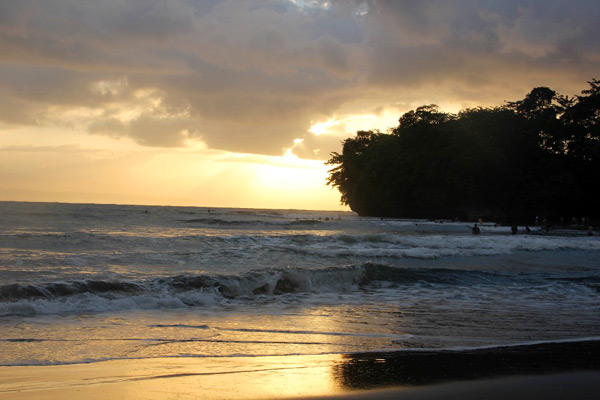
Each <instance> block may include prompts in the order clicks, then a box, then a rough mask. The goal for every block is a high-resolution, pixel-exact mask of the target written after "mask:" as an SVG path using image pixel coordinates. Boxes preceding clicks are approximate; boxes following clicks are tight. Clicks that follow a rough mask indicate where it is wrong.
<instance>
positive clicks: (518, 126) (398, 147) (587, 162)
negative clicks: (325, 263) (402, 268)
mask: <svg viewBox="0 0 600 400" xmlns="http://www.w3.org/2000/svg"><path fill="white" fill-rule="evenodd" d="M588 83H589V86H590V87H589V88H588V89H586V90H583V91H582V92H581V94H580V95H576V96H573V97H568V96H563V95H561V94H558V93H557V92H555V91H554V90H552V89H550V88H547V87H537V88H534V89H533V90H531V91H530V92H529V93H528V94H527V95H526V96H525V98H524V99H522V100H519V101H515V102H506V103H505V104H503V105H501V106H497V107H475V108H468V109H463V110H461V111H460V112H459V113H457V114H451V113H446V112H443V111H441V110H440V109H439V108H438V107H437V106H436V105H434V104H430V105H424V106H421V107H418V108H417V109H415V110H411V111H409V112H407V113H405V114H404V115H402V116H401V117H400V119H399V124H398V126H396V127H394V128H391V129H389V130H388V131H387V132H380V131H377V130H369V131H359V132H357V134H356V136H354V137H350V138H347V139H345V140H344V141H343V142H342V151H341V152H340V153H337V152H335V153H332V154H331V158H330V159H329V161H328V162H327V163H328V164H329V165H331V167H332V168H331V169H330V171H329V176H328V180H327V183H328V184H329V185H332V186H333V187H335V188H337V189H338V190H339V191H340V193H341V202H342V204H345V205H348V206H350V208H351V209H352V210H353V211H355V212H357V213H358V214H360V215H365V216H366V215H370V216H381V217H402V218H449V219H455V218H460V219H475V218H480V217H486V218H493V219H495V220H504V221H507V222H509V221H512V222H514V221H523V222H528V221H531V220H533V219H534V218H535V217H536V216H539V217H540V218H542V217H547V218H559V217H574V216H581V217H593V216H595V217H597V216H598V214H599V211H598V207H597V199H596V198H595V197H594V196H593V195H592V193H593V192H595V189H594V188H595V187H596V186H597V185H598V183H600V81H598V80H596V79H593V80H592V81H590V82H588Z"/></svg>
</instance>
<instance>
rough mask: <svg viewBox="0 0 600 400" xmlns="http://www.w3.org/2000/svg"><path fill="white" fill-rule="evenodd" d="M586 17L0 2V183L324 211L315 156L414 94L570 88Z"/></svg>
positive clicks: (272, 4)
mask: <svg viewBox="0 0 600 400" xmlns="http://www.w3.org/2000/svg"><path fill="white" fill-rule="evenodd" d="M73 16H77V17H76V18H74V17H73ZM599 16H600V7H599V3H598V2H596V1H592V0H582V1H578V2H568V1H567V0H547V1H531V2H527V4H523V2H516V1H513V0H506V1H503V2H485V3H482V2H477V1H472V2H469V1H467V3H466V5H465V2H464V1H455V0H444V1H437V0H435V1H431V2H412V1H400V0H399V1H394V2H388V1H365V2H362V1H358V2H354V1H342V0H327V1H326V0H270V1H254V0H248V1H237V0H219V1H207V2H204V1H202V2H197V1H189V0H153V1H146V0H140V1H136V2H122V1H121V2H119V1H117V2H100V1H98V2H77V1H74V0H56V1H54V2H53V3H52V7H49V6H48V5H47V4H46V3H45V2H43V1H41V0H28V1H18V2H17V1H15V2H4V3H2V6H0V49H2V51H0V93H2V96H0V167H1V168H2V170H0V178H1V179H2V180H0V198H2V199H7V200H8V199H10V200H42V199H43V200H49V201H54V200H59V201H92V202H126V203H153V204H191V205H207V206H218V205H230V206H242V207H243V206H248V207H282V208H289V207H299V208H326V209H333V208H337V207H339V194H338V193H337V192H336V191H334V190H332V189H331V188H329V187H327V186H325V180H326V176H327V166H325V165H323V162H324V161H325V160H327V159H328V158H329V155H330V153H331V152H339V151H340V150H341V142H342V141H343V140H344V139H345V138H347V137H349V136H352V135H354V134H355V133H356V131H358V130H380V131H382V132H385V131H387V130H388V129H389V128H391V127H394V126H396V125H397V123H398V118H399V117H400V116H401V115H402V114H403V113H404V112H406V111H409V110H411V109H414V108H416V107H419V106H421V105H424V104H431V103H435V104H438V105H439V106H440V108H441V109H442V110H444V111H447V112H457V111H458V110H460V109H462V108H464V107H476V106H480V105H481V106H484V107H485V106H496V105H500V104H502V102H503V101H505V100H508V101H515V100H518V99H520V98H522V97H523V96H524V95H525V94H526V93H527V91H528V90H530V89H531V88H533V87H535V86H549V87H551V88H552V89H554V90H557V91H558V92H560V93H562V94H566V95H574V94H577V93H578V91H579V90H581V88H582V87H584V86H585V80H587V79H591V78H594V74H595V73H597V71H598V63H599V60H600V56H599V54H600V46H599V45H598V43H599V42H598V41H594V40H591V39H590V38H596V37H598V36H599V34H600V28H599V26H600V25H598V23H597V21H598V17H599Z"/></svg>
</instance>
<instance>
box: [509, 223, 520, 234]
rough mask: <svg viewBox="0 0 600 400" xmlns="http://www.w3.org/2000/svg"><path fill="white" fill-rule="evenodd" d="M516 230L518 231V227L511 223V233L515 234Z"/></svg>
mask: <svg viewBox="0 0 600 400" xmlns="http://www.w3.org/2000/svg"><path fill="white" fill-rule="evenodd" d="M518 231H519V228H518V227H517V226H516V225H513V226H511V227H510V233H511V235H516V234H517V232H518Z"/></svg>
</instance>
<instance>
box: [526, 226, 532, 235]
mask: <svg viewBox="0 0 600 400" xmlns="http://www.w3.org/2000/svg"><path fill="white" fill-rule="evenodd" d="M525 233H531V229H529V227H528V226H527V225H525Z"/></svg>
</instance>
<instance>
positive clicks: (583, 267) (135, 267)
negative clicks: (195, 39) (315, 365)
mask: <svg viewBox="0 0 600 400" xmlns="http://www.w3.org/2000/svg"><path fill="white" fill-rule="evenodd" d="M599 337H600V237H599V236H587V235H586V232H585V231H569V230H552V231H550V232H549V233H546V232H545V231H543V230H541V229H539V228H537V227H533V231H532V233H530V234H525V233H524V230H523V229H520V231H519V233H518V234H517V235H511V234H510V228H509V227H494V225H493V223H484V224H483V226H482V227H481V234H480V235H472V234H471V230H470V224H469V223H466V222H450V221H423V220H402V219H380V218H364V217H363V218H361V217H359V216H357V215H355V214H353V213H350V212H334V211H298V210H257V209H231V208H210V209H209V208H198V207H158V206H128V205H96V204H61V203H26V202H0V365H1V366H4V367H15V368H16V367H18V366H40V365H41V366H49V365H65V364H80V363H97V362H102V361H106V360H131V359H134V360H142V359H159V358H164V359H179V358H194V359H203V358H206V359H209V358H210V359H215V358H219V359H221V360H226V361H227V362H230V363H231V365H235V364H236V360H240V359H243V358H248V357H273V356H275V357H284V356H291V355H306V356H315V355H324V354H325V355H327V354H357V353H363V352H364V353H375V352H383V353H385V352H402V351H407V352H408V351H410V352H418V351H423V352H439V351H446V350H452V351H462V350H465V351H472V350H474V349H490V348H500V347H503V346H517V345H525V346H536V345H539V344H543V343H563V342H565V343H570V342H577V341H589V340H597V339H598V338H599ZM221 365H226V364H223V363H222V364H221ZM231 368H234V367H233V366H232V367H231Z"/></svg>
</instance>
